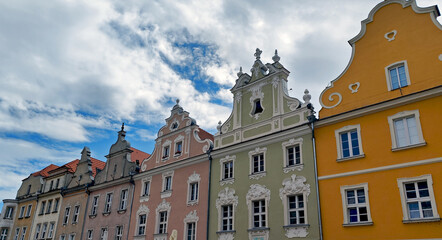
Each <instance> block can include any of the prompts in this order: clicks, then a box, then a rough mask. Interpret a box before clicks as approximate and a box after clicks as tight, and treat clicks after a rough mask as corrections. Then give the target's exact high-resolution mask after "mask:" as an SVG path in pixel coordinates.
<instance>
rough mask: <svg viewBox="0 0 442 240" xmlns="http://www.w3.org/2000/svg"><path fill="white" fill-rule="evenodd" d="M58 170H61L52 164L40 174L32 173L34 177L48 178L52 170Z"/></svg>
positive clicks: (39, 172)
mask: <svg viewBox="0 0 442 240" xmlns="http://www.w3.org/2000/svg"><path fill="white" fill-rule="evenodd" d="M57 168H59V166H57V165H54V164H51V165H49V166H47V167H45V168H43V169H42V170H40V171H38V172H35V173H32V174H31V175H32V176H42V177H47V176H49V172H50V171H52V170H54V169H57Z"/></svg>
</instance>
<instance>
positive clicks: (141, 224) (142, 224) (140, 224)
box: [136, 213, 147, 236]
mask: <svg viewBox="0 0 442 240" xmlns="http://www.w3.org/2000/svg"><path fill="white" fill-rule="evenodd" d="M142 216H144V222H141V219H142ZM146 223H147V213H142V214H139V215H138V218H137V230H136V231H137V232H136V236H144V235H146ZM141 230H142V233H140V231H141Z"/></svg>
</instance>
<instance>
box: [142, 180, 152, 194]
mask: <svg viewBox="0 0 442 240" xmlns="http://www.w3.org/2000/svg"><path fill="white" fill-rule="evenodd" d="M142 183H143V184H141V197H149V195H150V188H151V185H152V177H151V176H149V177H147V178H143V180H142ZM146 184H148V188H147V191H146Z"/></svg>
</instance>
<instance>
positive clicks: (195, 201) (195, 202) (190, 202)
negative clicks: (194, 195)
mask: <svg viewBox="0 0 442 240" xmlns="http://www.w3.org/2000/svg"><path fill="white" fill-rule="evenodd" d="M195 205H198V200H193V201H188V202H187V206H195Z"/></svg>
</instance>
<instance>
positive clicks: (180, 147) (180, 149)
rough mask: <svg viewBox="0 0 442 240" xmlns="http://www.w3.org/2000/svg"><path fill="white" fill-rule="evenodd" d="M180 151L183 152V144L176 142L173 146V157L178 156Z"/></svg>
mask: <svg viewBox="0 0 442 240" xmlns="http://www.w3.org/2000/svg"><path fill="white" fill-rule="evenodd" d="M181 151H183V142H181V141H180V142H177V143H176V144H175V155H180V154H181Z"/></svg>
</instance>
